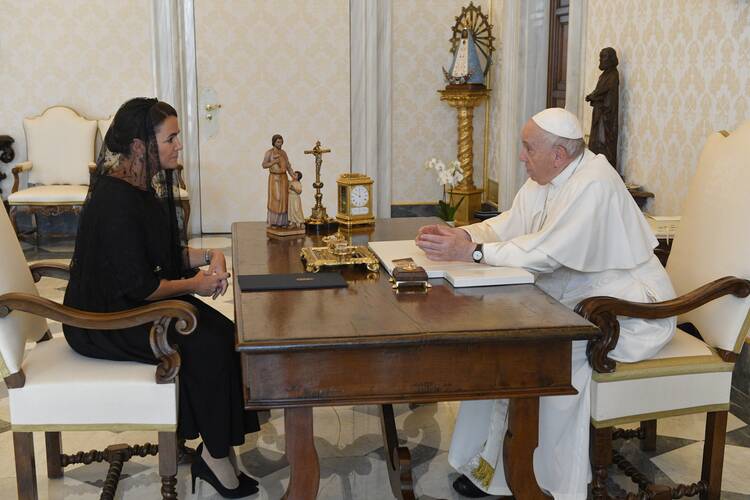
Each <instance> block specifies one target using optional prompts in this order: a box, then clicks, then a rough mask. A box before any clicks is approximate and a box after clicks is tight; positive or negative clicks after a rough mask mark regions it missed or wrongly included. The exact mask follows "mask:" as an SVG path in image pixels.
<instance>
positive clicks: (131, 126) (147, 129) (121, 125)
mask: <svg viewBox="0 0 750 500" xmlns="http://www.w3.org/2000/svg"><path fill="white" fill-rule="evenodd" d="M169 116H177V111H175V109H174V108H173V107H172V106H170V105H169V104H167V103H166V102H162V101H159V100H158V99H153V98H152V99H148V98H146V97H136V98H134V99H130V100H129V101H127V102H126V103H125V104H123V105H122V106H120V109H118V110H117V113H115V117H114V118H113V119H112V124H111V125H110V127H109V130H107V134H106V135H105V136H104V144H105V145H106V146H107V149H109V150H110V151H112V152H113V153H120V154H124V155H129V154H130V144H131V143H132V142H133V139H140V140H142V141H144V142H147V141H148V140H149V136H152V135H153V134H155V133H156V130H155V129H156V128H157V127H158V126H159V125H161V124H162V123H163V122H164V120H166V119H167V117H169Z"/></svg>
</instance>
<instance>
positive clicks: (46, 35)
mask: <svg viewBox="0 0 750 500" xmlns="http://www.w3.org/2000/svg"><path fill="white" fill-rule="evenodd" d="M0 12H1V13H2V28H1V29H0V65H1V66H2V70H1V71H0V133H4V134H10V135H11V136H13V138H14V139H15V140H16V143H15V144H14V145H13V146H14V149H15V150H16V159H15V161H14V162H13V164H11V167H12V165H14V164H15V163H18V162H21V161H24V160H26V138H25V136H24V132H23V119H24V117H27V116H33V115H38V114H40V113H41V112H42V111H44V110H45V109H46V108H48V107H50V106H53V105H57V104H62V105H66V106H70V107H72V108H74V109H75V110H76V111H78V112H79V113H82V114H84V115H85V116H87V117H89V118H103V117H106V116H109V115H110V114H112V113H114V112H115V111H116V110H117V108H118V107H119V106H120V104H122V103H123V102H124V101H125V100H127V99H128V98H130V97H135V96H150V95H153V92H154V91H153V78H152V76H151V74H152V68H151V1H150V0H107V1H90V0H24V1H17V0H0ZM3 168H5V169H9V168H10V167H7V166H4V167H3ZM7 171H8V170H6V172H7ZM12 185H13V182H12V176H10V175H9V176H8V179H6V180H5V181H4V183H3V195H6V196H7V194H8V193H9V192H10V188H11V187H12Z"/></svg>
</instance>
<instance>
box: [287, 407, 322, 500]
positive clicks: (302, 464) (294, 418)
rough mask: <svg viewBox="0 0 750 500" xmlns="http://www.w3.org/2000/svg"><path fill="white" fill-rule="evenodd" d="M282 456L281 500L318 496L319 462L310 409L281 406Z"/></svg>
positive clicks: (299, 499) (311, 498)
mask: <svg viewBox="0 0 750 500" xmlns="http://www.w3.org/2000/svg"><path fill="white" fill-rule="evenodd" d="M284 432H285V434H286V459H287V460H288V461H289V486H288V487H287V489H286V493H284V497H283V498H284V499H285V500H313V499H314V498H315V497H316V496H317V495H318V485H319V483H320V462H318V453H317V452H316V451H315V443H314V442H313V412H312V408H310V407H304V408H285V409H284Z"/></svg>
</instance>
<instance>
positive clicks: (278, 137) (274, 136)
mask: <svg viewBox="0 0 750 500" xmlns="http://www.w3.org/2000/svg"><path fill="white" fill-rule="evenodd" d="M276 139H281V140H282V141H283V140H284V138H283V137H281V134H273V137H271V146H276Z"/></svg>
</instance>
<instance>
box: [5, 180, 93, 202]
mask: <svg viewBox="0 0 750 500" xmlns="http://www.w3.org/2000/svg"><path fill="white" fill-rule="evenodd" d="M88 190H89V187H88V186H81V185H73V186H69V185H61V184H52V185H49V186H33V187H30V188H28V189H22V190H20V191H17V192H15V193H12V194H11V195H9V196H8V204H9V205H83V202H84V201H85V200H86V194H87V193H88Z"/></svg>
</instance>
